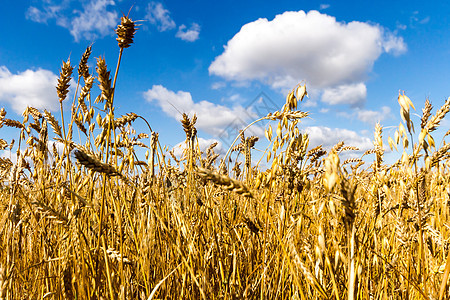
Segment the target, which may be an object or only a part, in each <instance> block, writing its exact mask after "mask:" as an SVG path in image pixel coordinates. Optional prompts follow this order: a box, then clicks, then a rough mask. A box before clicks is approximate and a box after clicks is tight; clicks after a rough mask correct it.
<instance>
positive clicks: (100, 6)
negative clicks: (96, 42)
mask: <svg viewBox="0 0 450 300" xmlns="http://www.w3.org/2000/svg"><path fill="white" fill-rule="evenodd" d="M110 5H115V3H114V1H113V0H92V1H90V2H88V3H87V4H86V5H84V6H83V11H76V14H78V16H77V17H75V18H73V19H72V21H71V22H70V25H71V26H70V28H69V29H70V33H71V34H72V36H73V37H74V38H75V40H76V41H79V40H80V39H81V38H85V39H88V40H92V39H95V38H97V36H98V35H100V36H105V35H108V34H109V33H111V32H112V29H113V28H114V27H115V26H116V24H117V22H118V20H119V17H118V15H117V12H115V11H114V12H111V11H108V10H107V7H108V6H110Z"/></svg>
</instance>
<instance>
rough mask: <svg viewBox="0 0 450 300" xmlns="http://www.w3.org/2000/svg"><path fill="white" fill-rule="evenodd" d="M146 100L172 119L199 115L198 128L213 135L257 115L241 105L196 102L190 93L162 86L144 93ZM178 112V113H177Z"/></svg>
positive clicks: (156, 86) (155, 86)
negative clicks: (237, 121) (153, 103)
mask: <svg viewBox="0 0 450 300" xmlns="http://www.w3.org/2000/svg"><path fill="white" fill-rule="evenodd" d="M144 98H145V99H146V100H147V101H149V102H156V104H157V105H158V106H159V107H160V108H161V109H162V110H163V111H164V112H165V113H166V114H167V115H169V116H170V117H172V118H175V119H177V120H179V119H181V116H180V113H179V112H178V111H180V112H183V113H187V114H189V115H190V116H193V114H194V113H195V114H196V115H197V123H196V126H197V128H198V129H200V130H203V131H204V132H207V133H209V134H212V135H216V136H217V135H221V134H223V131H224V128H227V127H228V126H229V125H230V124H233V122H235V121H236V120H241V121H244V122H246V121H249V120H250V119H252V118H254V117H255V115H254V114H253V113H252V111H250V110H247V109H245V108H244V107H242V106H240V105H236V106H234V107H231V108H229V107H226V106H223V105H218V104H214V103H212V102H209V101H199V102H194V100H193V99H192V95H191V94H190V93H189V92H184V91H178V92H174V91H171V90H168V89H167V88H165V87H164V86H162V85H154V86H152V88H151V89H149V90H147V91H146V92H145V93H144ZM177 110H178V111H177Z"/></svg>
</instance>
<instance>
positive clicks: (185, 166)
mask: <svg viewBox="0 0 450 300" xmlns="http://www.w3.org/2000/svg"><path fill="white" fill-rule="evenodd" d="M136 29H137V26H136V24H135V22H134V21H132V20H131V19H130V18H129V17H128V16H127V17H125V16H124V17H123V18H122V19H121V24H120V25H119V26H118V28H117V30H116V33H117V35H118V37H117V41H118V45H119V59H118V62H117V67H116V70H115V73H114V77H111V74H112V73H111V71H109V69H108V66H107V64H106V60H105V59H104V58H98V59H97V60H96V68H95V69H96V70H95V71H96V74H97V75H95V74H93V73H90V71H89V68H88V61H89V59H90V54H91V51H92V47H91V46H89V47H88V48H87V49H86V51H85V53H84V54H83V55H82V56H81V61H80V63H79V65H78V69H77V70H78V72H77V74H73V73H72V70H73V69H74V67H73V66H71V62H70V60H68V61H67V62H63V65H62V69H61V73H60V78H59V80H58V86H57V93H58V96H59V99H60V102H61V118H60V119H59V120H58V119H57V117H55V116H54V115H53V114H52V113H50V112H48V111H46V110H44V111H39V110H37V109H35V108H33V107H29V108H28V109H27V110H26V111H25V112H24V114H23V116H24V120H23V121H18V120H12V119H9V118H6V117H5V116H6V110H5V109H1V111H0V128H1V127H3V126H7V127H12V128H13V129H14V130H17V134H18V138H17V142H14V140H12V141H6V140H4V139H0V149H10V150H11V151H15V153H16V154H17V159H16V160H12V159H9V158H1V159H0V199H2V200H1V203H0V299H44V298H49V299H50V298H51V299H444V298H446V299H447V298H448V297H449V296H450V289H449V287H448V285H447V281H448V277H449V271H450V247H449V233H450V227H449V226H448V224H449V223H450V211H449V204H450V188H449V186H450V176H449V168H450V153H449V150H450V143H447V142H446V141H445V138H446V137H447V136H448V135H449V132H448V131H447V132H446V134H444V137H443V139H442V141H441V142H440V143H437V142H435V140H434V138H433V136H432V135H431V134H432V133H434V132H435V131H436V130H437V129H438V128H439V125H440V123H441V121H442V120H443V119H444V117H445V115H446V114H447V113H448V111H449V107H450V106H449V105H450V104H449V103H450V99H447V100H446V101H445V102H444V103H443V105H442V106H441V107H440V108H439V109H438V110H437V112H436V113H435V114H433V113H432V110H433V107H432V105H431V102H430V101H429V100H427V101H426V102H425V107H424V109H423V110H422V112H423V116H422V118H421V120H420V123H421V124H420V125H421V126H420V132H418V138H415V137H416V133H415V132H414V122H413V120H412V118H411V115H410V109H411V108H413V109H414V105H413V103H412V101H411V100H410V99H409V98H408V97H407V96H406V95H405V93H404V92H402V93H401V94H399V96H398V100H399V101H398V102H399V104H400V109H401V111H400V113H401V116H402V119H403V122H402V123H401V124H400V125H399V127H398V128H397V129H396V131H395V135H394V137H393V138H392V137H386V136H383V135H384V134H385V131H384V130H383V127H382V125H381V124H377V125H376V127H375V129H374V147H373V149H369V150H368V151H366V152H364V154H363V155H362V156H358V155H357V153H358V152H356V151H358V149H357V148H356V147H355V146H357V145H347V144H346V142H345V141H342V142H340V143H338V144H336V145H335V146H334V147H332V149H330V150H329V151H328V150H326V149H324V148H323V147H322V146H317V147H315V148H311V147H309V136H308V134H305V133H303V132H302V127H301V121H302V119H304V118H305V117H307V116H308V113H307V112H302V111H299V110H298V109H297V106H298V104H299V103H300V102H301V101H302V100H303V98H304V97H305V96H306V95H307V92H306V86H305V85H304V84H299V85H297V86H296V87H294V88H293V89H292V91H290V92H289V94H288V96H287V98H286V104H285V105H284V106H283V108H282V109H280V110H279V111H276V112H273V113H270V114H268V115H267V116H265V117H262V118H260V119H258V120H256V121H254V122H252V123H251V124H249V126H247V127H246V128H242V132H241V133H240V134H239V135H238V136H237V137H236V140H235V142H234V143H233V145H232V146H231V147H230V149H229V150H228V152H227V153H226V155H225V156H222V157H221V156H219V154H218V153H216V152H215V151H214V147H215V146H216V145H215V144H213V145H211V146H210V147H208V149H207V151H206V153H202V152H201V151H200V150H199V144H198V138H197V129H196V127H195V124H196V120H197V117H196V116H195V115H193V116H189V115H187V114H183V117H182V120H180V121H181V124H180V130H184V132H185V133H186V148H185V149H186V150H185V151H184V153H183V155H182V156H181V157H177V156H175V154H174V153H173V152H171V151H167V148H166V147H162V146H161V145H160V137H159V134H158V133H157V132H154V131H153V130H152V128H151V126H150V123H151V116H149V117H147V118H144V117H143V116H139V115H137V114H136V113H133V112H130V113H128V114H126V115H123V116H120V117H116V116H115V115H114V90H115V83H116V80H117V74H118V71H119V66H120V62H121V57H122V55H126V49H127V48H128V47H130V46H131V44H132V43H133V40H134V35H135V32H136ZM76 75H77V76H78V78H77V80H76V82H77V86H76V92H75V96H74V98H73V100H72V101H73V102H72V109H70V115H69V116H64V114H63V111H62V108H63V106H62V102H63V101H70V100H69V99H67V95H68V94H67V91H68V87H69V84H70V82H74V81H71V78H72V76H76ZM94 84H98V85H99V88H100V95H98V97H94V95H92V93H93V92H92V87H93V86H94ZM94 99H95V100H94ZM92 100H94V101H92ZM95 103H104V104H105V106H104V109H99V108H98V107H97V106H95V105H94V104H95ZM147 119H148V120H150V122H149V121H148V120H147ZM141 121H144V122H145V124H146V125H148V131H147V132H141V133H136V132H134V131H133V130H132V129H131V124H132V123H134V122H141ZM257 122H268V125H267V126H266V131H265V137H266V139H267V143H268V144H269V146H268V147H267V148H266V150H265V151H263V157H262V159H265V160H266V161H267V165H268V166H269V168H265V169H264V168H262V167H260V166H261V163H255V162H253V163H252V160H253V159H252V151H254V148H255V147H256V146H257V145H258V137H251V136H250V137H245V134H246V130H247V129H248V128H249V127H251V126H252V125H253V124H254V123H257ZM74 123H75V125H76V126H73V124H74ZM49 127H51V129H52V130H49ZM74 130H75V131H77V130H78V132H79V133H80V134H78V135H76V136H78V137H79V138H78V139H74V138H73V131H74ZM81 133H82V134H81ZM239 140H240V143H238V141H239ZM385 140H387V141H388V144H389V147H390V148H391V149H392V150H393V149H394V148H395V149H397V150H398V149H400V151H401V155H400V157H399V159H398V160H397V161H396V162H395V163H393V164H387V163H386V162H385V157H384V156H385V151H386V150H387V144H385V142H384V141H385ZM142 149H143V150H144V151H147V153H146V155H145V159H144V158H143V157H140V153H141V152H142V151H140V150H142ZM352 151H353V154H354V155H353V157H352V158H347V159H345V160H343V158H342V159H341V156H342V154H343V153H344V152H345V153H348V152H352ZM240 154H243V155H242V156H243V157H240V156H239V155H240ZM372 155H373V159H372V160H371V157H372ZM219 158H220V160H219ZM241 165H242V166H243V167H244V171H243V172H242V171H241ZM228 170H230V171H228Z"/></svg>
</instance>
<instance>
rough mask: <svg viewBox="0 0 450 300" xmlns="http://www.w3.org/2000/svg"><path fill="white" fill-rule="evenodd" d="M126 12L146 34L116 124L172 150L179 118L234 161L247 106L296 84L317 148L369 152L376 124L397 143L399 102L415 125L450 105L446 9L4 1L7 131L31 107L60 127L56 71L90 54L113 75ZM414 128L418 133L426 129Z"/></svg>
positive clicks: (126, 72)
mask: <svg viewBox="0 0 450 300" xmlns="http://www.w3.org/2000/svg"><path fill="white" fill-rule="evenodd" d="M132 5H133V8H132V9H131V12H130V17H131V18H132V19H133V20H140V21H139V23H140V28H139V30H138V31H137V33H136V36H135V43H134V44H133V45H132V46H131V47H130V48H128V49H126V50H125V52H124V56H123V60H122V65H121V69H120V72H119V77H118V84H117V90H116V96H115V105H116V115H118V114H125V113H127V112H136V113H138V114H140V115H142V116H143V117H145V118H146V119H147V120H148V121H149V122H150V124H151V125H152V127H153V129H154V130H155V131H157V132H159V133H160V140H161V143H162V144H165V145H169V146H170V147H173V146H175V145H177V144H178V143H180V142H182V141H183V140H184V132H183V130H182V128H181V125H180V122H179V120H180V119H181V115H180V112H186V113H189V114H190V115H191V116H192V115H193V113H194V112H195V113H196V114H197V117H198V121H197V127H198V130H199V137H201V138H202V139H201V143H203V144H204V145H206V144H208V143H210V142H212V141H213V140H218V141H219V142H220V143H221V146H222V149H226V148H227V143H228V142H229V138H226V136H227V134H228V133H227V131H226V129H227V128H230V125H233V124H240V123H242V124H245V123H249V122H251V121H252V120H253V119H255V118H257V117H258V116H261V114H262V113H265V111H261V109H258V105H260V104H261V102H258V101H256V102H252V101H253V100H259V101H265V102H267V101H269V102H270V103H272V104H274V105H275V106H277V107H278V108H281V106H282V105H283V104H284V102H285V96H286V92H287V91H289V90H290V89H292V88H293V87H294V86H295V85H296V84H297V83H299V82H301V81H305V82H306V84H307V89H308V92H309V96H310V97H309V98H308V99H307V100H306V101H305V102H303V103H302V104H301V105H300V106H299V109H300V110H303V111H309V112H310V114H311V118H310V119H307V120H305V121H304V122H303V123H302V126H303V129H304V130H305V131H307V132H309V133H310V139H311V146H315V145H318V144H324V145H325V146H331V145H333V144H335V143H336V142H338V141H340V140H344V141H346V144H347V145H351V146H358V147H360V148H361V151H364V150H367V149H369V148H371V147H372V139H373V128H374V125H375V123H376V122H377V121H380V122H381V124H382V125H383V126H384V127H385V130H384V132H385V137H387V135H388V134H389V135H391V136H393V135H394V131H395V128H394V127H395V126H398V124H399V122H400V116H399V106H398V103H397V96H398V93H399V91H400V90H402V91H403V90H404V91H405V92H406V95H408V96H409V97H410V98H411V100H412V101H413V102H414V104H415V106H416V109H417V111H416V113H417V114H419V115H421V109H422V107H423V103H424V101H425V99H426V98H427V97H428V98H429V99H430V101H431V102H432V104H433V105H434V106H435V110H436V109H438V108H439V107H440V106H441V105H442V104H443V103H444V101H445V99H446V98H447V97H448V96H449V95H450V90H449V88H448V83H449V82H450V80H449V79H450V62H449V57H450V31H449V30H448V29H449V28H450V24H449V17H448V16H449V15H450V4H449V2H447V1H428V2H425V1H283V0H279V1H200V0H195V1H169V0H167V1H141V0H137V1H127V0H122V1H119V0H117V1H114V0H98V1H92V0H83V1H71V0H62V1H56V0H30V1H3V3H2V4H1V6H2V11H3V16H2V18H1V19H0V22H1V23H2V24H0V25H1V28H3V29H2V42H1V43H0V107H5V109H6V110H7V111H8V117H9V118H19V117H18V115H15V114H20V113H21V111H22V110H23V109H24V108H25V107H26V106H27V105H30V106H34V107H36V108H39V109H43V108H47V109H50V110H53V111H54V112H55V115H58V108H59V104H58V100H57V98H56V92H55V83H56V78H57V75H58V74H59V70H60V67H61V62H62V60H66V59H67V58H68V57H70V58H71V61H72V64H77V63H78V61H79V59H80V57H81V55H82V53H83V52H84V50H85V48H86V47H87V46H88V45H90V44H91V43H93V53H92V56H91V60H90V66H91V72H92V71H93V69H94V67H95V57H99V56H100V55H101V56H105V57H106V62H107V64H108V67H109V69H111V70H112V73H113V72H114V68H115V65H116V62H117V57H118V47H117V43H116V41H115V34H114V31H113V30H114V28H115V27H116V25H117V24H118V22H119V21H120V17H121V16H122V14H123V13H124V14H127V13H128V11H129V9H130V7H131V6H132ZM261 93H263V94H261ZM261 96H262V100H261V99H260V98H261ZM94 97H95V96H94ZM66 101H67V102H69V100H66ZM258 103H259V104H258ZM66 107H67V108H68V107H69V106H68V105H66ZM260 107H261V106H260ZM175 108H176V109H175ZM413 113H414V112H413ZM447 119H448V118H447ZM413 121H414V122H415V124H416V129H417V128H418V126H419V124H420V117H418V116H413ZM442 125H443V126H444V127H446V129H448V127H450V126H449V125H450V122H448V121H446V120H444V122H442ZM134 126H135V127H136V129H137V130H138V131H140V130H141V131H145V127H143V126H141V125H140V124H135V125H134ZM1 130H2V131H3V133H2V135H7V134H9V131H5V129H1ZM261 132H262V130H261V128H255V129H254V133H257V134H261ZM437 141H438V140H437ZM257 147H258V146H257Z"/></svg>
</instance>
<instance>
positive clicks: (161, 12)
mask: <svg viewBox="0 0 450 300" xmlns="http://www.w3.org/2000/svg"><path fill="white" fill-rule="evenodd" d="M146 11H147V14H146V16H145V18H146V19H147V20H149V21H150V23H151V24H153V25H155V26H156V27H157V28H158V31H160V32H162V31H167V30H171V29H174V28H176V26H177V25H176V24H175V21H174V20H172V18H171V17H170V12H169V10H167V9H166V8H164V6H163V5H162V3H159V2H150V3H149V4H148V6H147V8H146Z"/></svg>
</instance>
